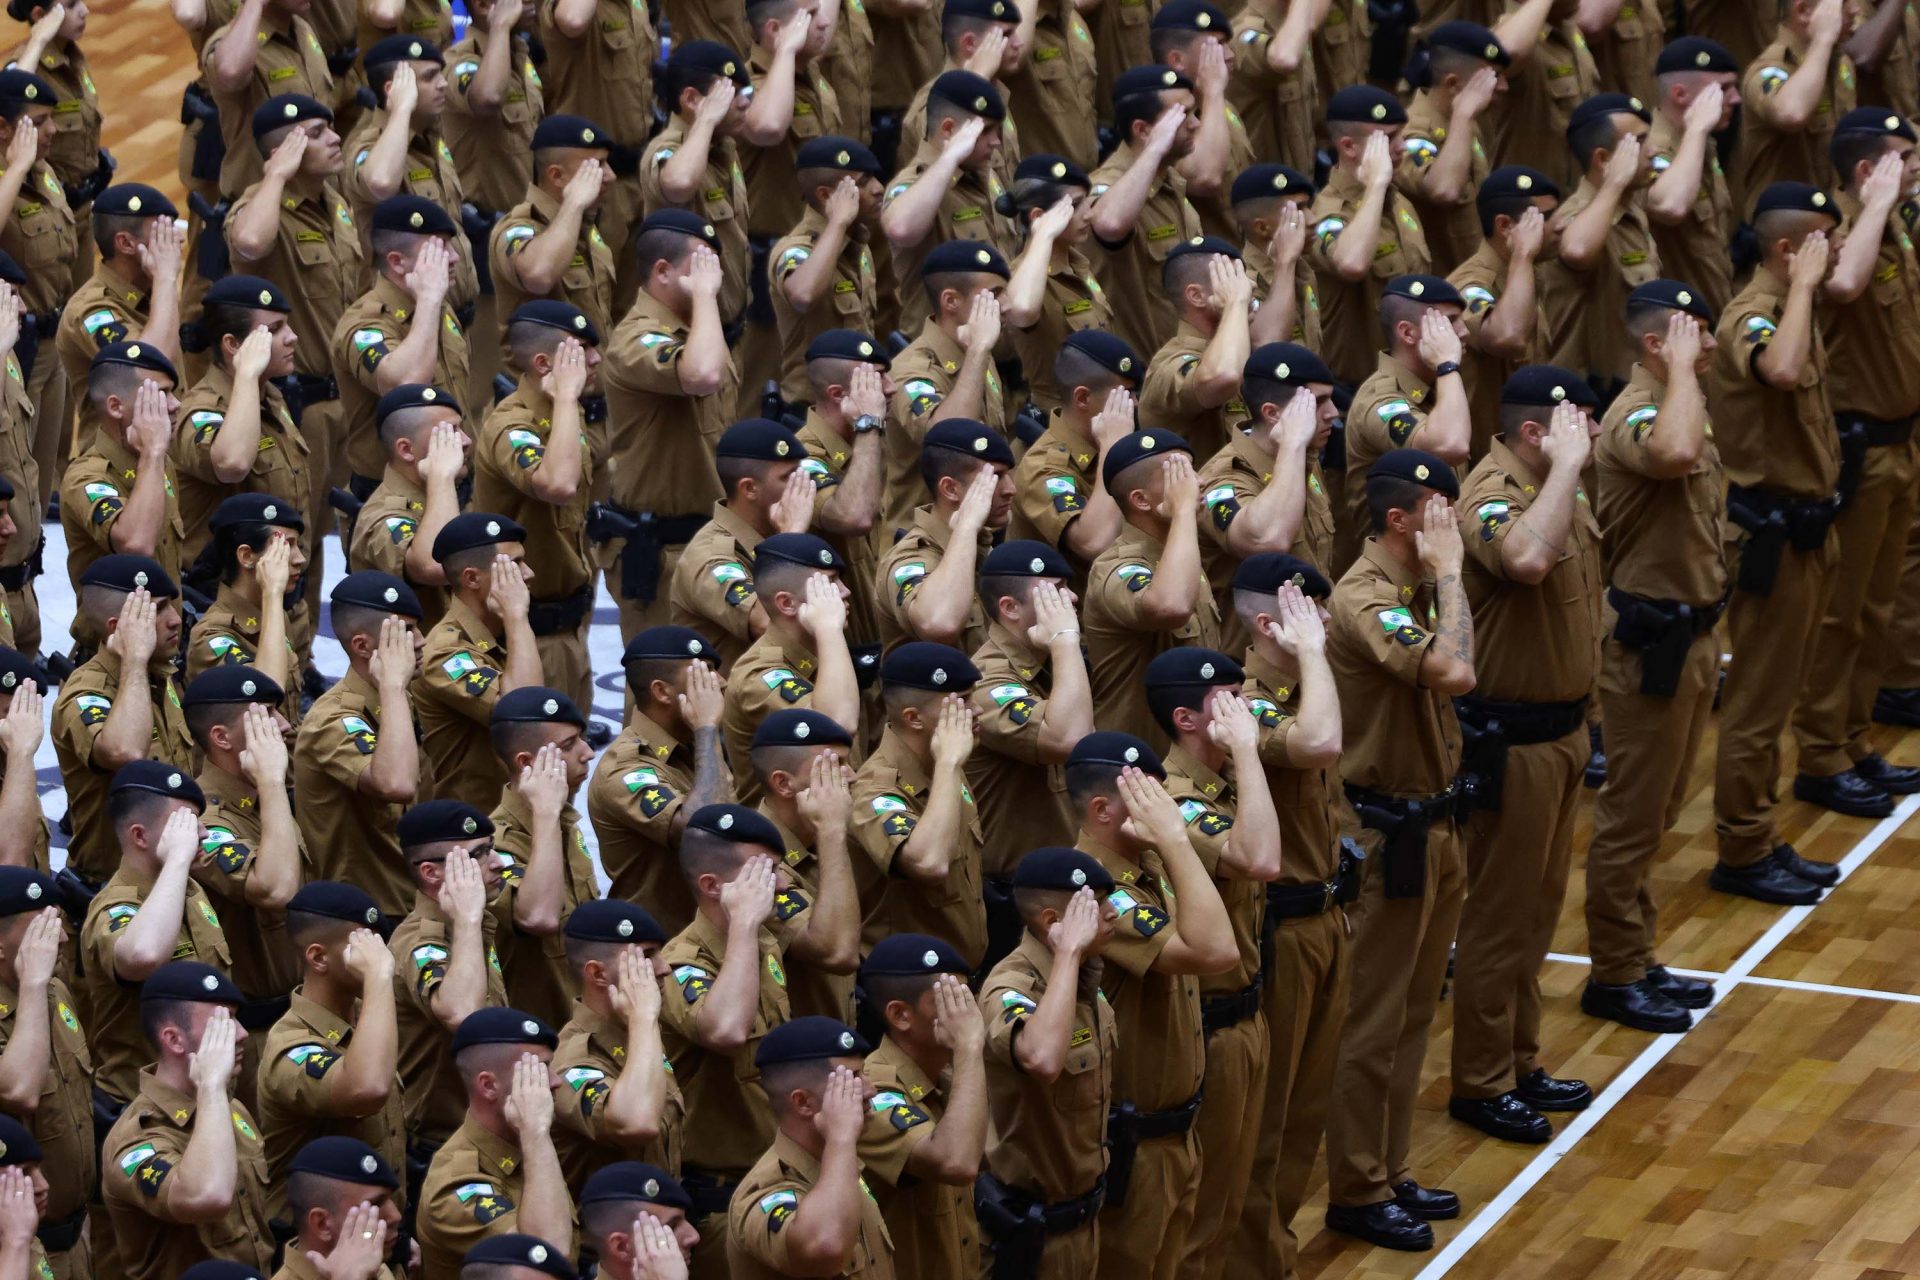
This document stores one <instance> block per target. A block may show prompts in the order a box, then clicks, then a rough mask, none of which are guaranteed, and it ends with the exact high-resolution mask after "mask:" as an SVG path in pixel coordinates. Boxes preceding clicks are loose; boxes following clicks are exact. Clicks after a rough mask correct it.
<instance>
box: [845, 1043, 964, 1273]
mask: <svg viewBox="0 0 1920 1280" xmlns="http://www.w3.org/2000/svg"><path fill="white" fill-rule="evenodd" d="M861 1074H863V1075H865V1076H866V1078H867V1080H868V1082H869V1083H870V1084H872V1085H873V1087H874V1095H873V1097H872V1098H871V1099H870V1100H869V1102H868V1107H869V1110H870V1111H871V1114H870V1115H869V1116H868V1118H867V1125H866V1128H865V1129H863V1130H861V1133H860V1163H861V1165H862V1166H863V1167H864V1168H865V1169H866V1171H867V1179H866V1181H867V1188H868V1190H870V1191H871V1192H872V1193H873V1198H874V1200H875V1201H876V1202H878V1204H879V1206H880V1215H881V1217H882V1218H883V1219H885V1221H886V1224H887V1232H888V1234H889V1235H891V1236H892V1237H893V1261H894V1266H895V1267H896V1268H897V1269H898V1271H899V1272H900V1273H901V1274H903V1275H909V1276H919V1277H922V1278H923V1280H962V1278H963V1277H964V1280H974V1278H975V1277H977V1276H978V1275H979V1274H980V1225H979V1223H978V1222H977V1221H976V1220H975V1218H974V1215H973V1188H972V1186H971V1185H968V1186H958V1187H956V1186H953V1185H950V1184H948V1183H944V1182H929V1181H926V1180H923V1179H920V1178H917V1177H915V1176H913V1175H912V1174H910V1173H908V1172H907V1161H908V1160H909V1159H910V1158H911V1157H912V1155H913V1153H914V1152H915V1151H916V1150H918V1149H919V1147H920V1144H921V1143H923V1142H925V1141H926V1140H927V1139H928V1138H931V1137H932V1136H933V1134H934V1130H935V1129H936V1128H937V1127H938V1125H939V1123H940V1117H941V1114H942V1113H943V1112H944V1111H945V1110H946V1101H947V1087H948V1083H949V1082H950V1073H948V1072H942V1073H941V1074H940V1075H939V1077H938V1078H935V1077H931V1076H929V1075H927V1073H926V1072H925V1071H923V1070H922V1069H921V1068H920V1066H919V1064H917V1063H916V1062H914V1060H913V1059H912V1058H911V1057H909V1056H908V1055H907V1053H906V1051H905V1050H904V1049H902V1048H901V1047H900V1045H899V1044H898V1042H896V1041H895V1040H894V1039H893V1037H891V1036H888V1037H886V1038H885V1039H883V1040H881V1041H880V1043H879V1044H878V1045H877V1046H876V1047H875V1048H874V1051H873V1052H872V1053H870V1054H868V1055H867V1061H866V1065H865V1066H864V1067H863V1068H862V1069H861Z"/></svg>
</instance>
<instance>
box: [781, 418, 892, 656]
mask: <svg viewBox="0 0 1920 1280" xmlns="http://www.w3.org/2000/svg"><path fill="white" fill-rule="evenodd" d="M852 431H853V428H852V426H851V425H849V426H848V427H847V432H848V434H847V435H842V434H841V433H840V428H838V427H834V426H829V425H828V424H827V422H826V421H825V419H823V418H821V416H820V411H819V410H818V409H808V410H807V419H806V421H805V422H804V423H802V424H801V426H800V430H798V431H796V432H794V434H795V435H797V436H798V437H800V443H801V444H803V445H805V446H807V460H806V461H805V462H802V463H801V464H800V469H801V470H802V471H805V472H807V473H808V474H809V475H811V476H812V477H813V483H814V485H815V486H816V487H817V492H816V493H815V494H814V499H813V526H814V530H813V531H814V533H816V534H817V535H818V536H820V537H821V538H824V539H825V540H826V541H827V543H828V544H829V545H831V546H832V547H833V548H834V549H835V550H837V551H839V553H840V555H841V558H842V559H844V560H845V561H846V562H847V572H846V574H845V576H844V579H843V580H844V581H845V583H846V585H847V591H848V592H849V593H850V598H849V599H848V600H847V642H848V643H849V644H855V645H877V644H879V643H880V602H879V599H878V592H877V588H876V584H875V582H874V574H875V573H876V572H877V571H878V569H879V564H880V555H881V553H882V551H884V550H885V545H886V544H884V543H883V542H882V540H881V533H880V528H879V524H880V521H876V522H875V527H874V528H872V529H869V530H868V531H867V532H865V533H863V534H840V533H833V532H831V531H830V530H828V529H826V528H824V527H822V524H821V513H822V512H823V511H824V510H825V509H826V505H827V504H828V503H829V502H831V501H832V500H833V497H834V494H835V492H836V490H837V489H838V487H839V485H840V483H841V482H842V481H843V480H845V479H846V475H847V471H848V469H849V468H851V467H852V466H853V452H854V448H855V445H854V441H853V438H852ZM868 447H869V448H875V449H879V450H881V451H883V452H884V451H885V449H886V441H885V440H884V439H880V440H875V441H874V442H873V443H872V444H871V445H869V446H868ZM884 465H885V462H884V460H883V461H882V466H884ZM882 479H884V477H882ZM887 536H888V537H889V538H891V536H892V530H890V529H889V530H888V531H887ZM856 660H857V659H856Z"/></svg>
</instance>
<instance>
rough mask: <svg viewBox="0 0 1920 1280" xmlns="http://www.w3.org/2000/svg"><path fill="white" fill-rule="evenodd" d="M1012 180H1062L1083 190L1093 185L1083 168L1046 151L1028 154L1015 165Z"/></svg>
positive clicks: (1089, 188)
mask: <svg viewBox="0 0 1920 1280" xmlns="http://www.w3.org/2000/svg"><path fill="white" fill-rule="evenodd" d="M1013 180H1014V181H1015V182H1064V183H1067V184H1068V185H1069V186H1075V187H1080V188H1082V189H1084V190H1091V189H1092V187H1093V179H1092V178H1089V177H1088V176H1087V171H1086V170H1085V169H1082V168H1081V167H1080V166H1079V165H1077V164H1075V163H1074V162H1073V161H1071V160H1069V159H1067V158H1066V157H1065V156H1056V155H1051V154H1048V153H1046V152H1042V153H1041V154H1039V155H1032V156H1028V157H1026V158H1025V159H1024V160H1022V161H1021V162H1020V163H1019V164H1017V165H1015V166H1014V167H1013Z"/></svg>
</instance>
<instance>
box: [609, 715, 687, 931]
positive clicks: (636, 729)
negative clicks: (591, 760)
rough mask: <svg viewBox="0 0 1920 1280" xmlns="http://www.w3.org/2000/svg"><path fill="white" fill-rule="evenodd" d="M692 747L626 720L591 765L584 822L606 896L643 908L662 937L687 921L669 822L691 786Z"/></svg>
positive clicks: (643, 722) (641, 719)
mask: <svg viewBox="0 0 1920 1280" xmlns="http://www.w3.org/2000/svg"><path fill="white" fill-rule="evenodd" d="M693 776H694V758H693V749H692V748H691V747H689V746H687V745H685V744H684V743H681V742H680V741H678V740H677V739H675V738H674V736H673V735H672V734H670V733H668V732H667V731H666V730H665V729H663V728H661V727H660V726H659V725H657V724H655V723H654V722H653V721H652V720H650V719H648V718H647V717H645V716H641V715H634V716H630V717H629V718H628V720H627V727H626V728H625V729H623V730H622V731H621V732H620V735H619V736H618V737H616V738H615V739H614V740H613V741H612V743H610V744H609V745H608V747H607V749H606V751H605V752H604V753H602V755H601V757H600V759H599V761H598V762H597V763H596V764H595V765H594V767H593V778H592V780H591V781H589V782H588V783H587V816H588V817H589V818H590V819H592V821H593V833H594V837H595V839H596V840H597V842H598V843H599V846H600V865H601V866H602V867H603V868H605V869H606V873H607V877H608V879H610V880H611V881H612V882H613V887H612V888H611V889H610V890H609V891H608V893H609V896H611V897H615V898H624V899H626V900H627V901H628V902H639V903H644V904H645V905H646V908H647V910H648V911H649V912H651V913H652V914H653V918H654V919H655V920H657V921H659V922H660V927H661V928H662V929H665V930H666V931H667V933H668V934H669V935H672V934H674V933H677V932H679V931H680V930H682V929H684V928H686V927H687V925H689V924H691V923H692V921H693V893H692V891H691V890H689V889H688V888H687V882H686V878H685V877H684V876H682V875H681V873H680V859H679V856H678V854H677V853H676V851H675V850H676V848H677V845H678V841H677V840H675V839H674V838H673V837H672V836H671V832H672V829H673V821H674V818H675V816H676V815H677V814H678V813H679V811H680V806H681V805H682V804H684V803H685V802H686V799H687V793H688V791H689V790H691V789H692V787H693Z"/></svg>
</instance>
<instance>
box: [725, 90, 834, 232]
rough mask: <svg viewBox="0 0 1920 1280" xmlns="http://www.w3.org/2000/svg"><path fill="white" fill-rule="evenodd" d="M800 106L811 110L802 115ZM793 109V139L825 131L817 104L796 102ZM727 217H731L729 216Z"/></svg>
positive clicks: (813, 136)
mask: <svg viewBox="0 0 1920 1280" xmlns="http://www.w3.org/2000/svg"><path fill="white" fill-rule="evenodd" d="M801 106H807V107H811V108H812V110H810V111H808V112H807V113H806V114H804V115H802V114H801V113H800V111H799V110H798V108H799V107H801ZM794 107H795V108H796V109H795V111H794V113H793V126H792V127H793V136H794V137H796V138H818V137H820V136H821V135H822V134H824V133H825V132H826V131H827V126H826V124H825V122H824V121H822V120H821V119H820V107H819V104H818V103H802V102H798V101H796V102H795V103H794ZM728 216H732V215H731V214H729V215H728Z"/></svg>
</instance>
